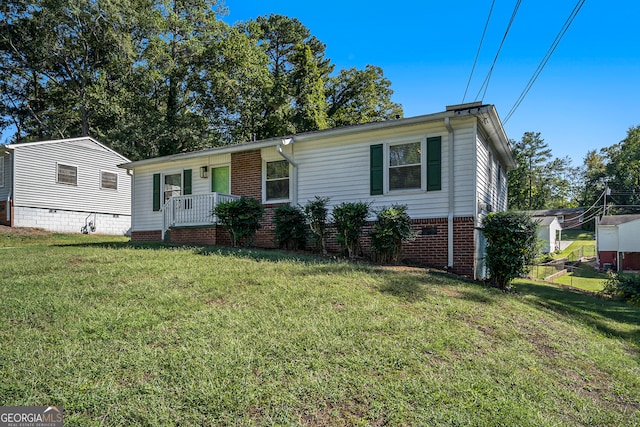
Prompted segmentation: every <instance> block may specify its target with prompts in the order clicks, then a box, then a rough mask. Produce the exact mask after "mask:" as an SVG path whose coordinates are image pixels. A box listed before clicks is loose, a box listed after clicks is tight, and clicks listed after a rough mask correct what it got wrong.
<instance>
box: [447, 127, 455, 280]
mask: <svg viewBox="0 0 640 427" xmlns="http://www.w3.org/2000/svg"><path fill="white" fill-rule="evenodd" d="M444 125H445V127H446V128H447V131H448V132H449V139H448V142H447V144H448V147H449V155H448V157H449V166H448V168H449V169H448V170H449V183H448V184H447V187H448V189H449V215H448V218H447V268H448V269H451V268H453V215H454V211H455V201H454V200H455V199H454V188H453V185H454V173H453V141H454V135H453V128H452V127H451V123H450V120H449V117H445V118H444Z"/></svg>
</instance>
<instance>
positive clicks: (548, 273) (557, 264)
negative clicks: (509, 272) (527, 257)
mask: <svg viewBox="0 0 640 427" xmlns="http://www.w3.org/2000/svg"><path fill="white" fill-rule="evenodd" d="M595 256H596V248H595V246H581V247H579V248H578V249H575V250H573V251H571V253H569V254H568V255H567V257H566V258H561V259H557V260H553V261H549V262H545V263H542V264H537V265H533V266H531V269H530V270H529V277H531V278H533V279H539V280H553V279H554V278H555V277H557V276H558V275H562V274H563V273H564V272H565V270H569V271H571V269H572V268H573V267H574V264H575V263H576V262H577V261H579V260H581V259H582V258H590V257H595Z"/></svg>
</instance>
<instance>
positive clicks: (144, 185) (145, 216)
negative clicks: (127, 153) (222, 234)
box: [131, 153, 233, 231]
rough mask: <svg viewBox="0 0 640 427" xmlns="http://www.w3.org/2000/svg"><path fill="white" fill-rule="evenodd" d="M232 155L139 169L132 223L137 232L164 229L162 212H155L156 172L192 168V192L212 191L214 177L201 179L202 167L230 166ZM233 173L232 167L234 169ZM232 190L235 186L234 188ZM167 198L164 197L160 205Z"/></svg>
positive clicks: (136, 179)
mask: <svg viewBox="0 0 640 427" xmlns="http://www.w3.org/2000/svg"><path fill="white" fill-rule="evenodd" d="M230 162H231V156H230V155H229V154H228V153H227V154H221V155H214V156H202V157H197V158H192V159H188V160H183V161H178V162H167V163H161V164H158V165H153V166H147V167H139V168H136V170H135V171H134V175H133V192H134V194H135V196H134V197H133V204H132V212H131V214H132V218H131V221H132V226H133V230H134V231H149V230H160V229H162V222H163V212H162V210H160V211H155V212H154V211H153V209H152V207H153V174H154V173H159V174H161V175H163V176H164V175H172V174H182V173H183V171H184V170H186V169H191V170H192V171H193V175H192V182H191V186H192V194H210V193H211V177H210V176H209V177H208V178H200V172H199V171H200V167H202V166H205V165H209V169H210V168H211V167H212V165H225V164H226V165H229V164H230ZM231 173H233V170H231ZM163 179H164V178H162V176H161V182H160V185H161V190H164V180H163ZM231 191H232V192H233V189H231ZM163 204H164V201H162V200H161V207H162V205H163Z"/></svg>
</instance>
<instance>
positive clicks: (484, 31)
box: [462, 0, 496, 104]
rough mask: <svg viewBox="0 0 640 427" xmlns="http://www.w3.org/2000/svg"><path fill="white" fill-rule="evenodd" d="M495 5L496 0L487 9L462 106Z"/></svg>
mask: <svg viewBox="0 0 640 427" xmlns="http://www.w3.org/2000/svg"><path fill="white" fill-rule="evenodd" d="M495 4H496V0H493V1H492V2H491V9H489V16H487V23H486V24H484V30H483V31H482V37H481V38H480V45H479V46H478V52H476V59H475V60H474V61H473V67H471V74H470V75H469V81H467V87H466V88H465V89H464V95H463V96H462V103H463V104H464V100H465V98H466V97H467V91H468V90H469V85H470V84H471V78H472V77H473V72H474V70H475V69H476V64H477V63H478V57H479V56H480V50H481V49H482V42H483V41H484V36H485V35H486V34H487V28H488V27H489V21H490V20H491V13H492V12H493V6H494V5H495Z"/></svg>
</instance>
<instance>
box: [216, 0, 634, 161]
mask: <svg viewBox="0 0 640 427" xmlns="http://www.w3.org/2000/svg"><path fill="white" fill-rule="evenodd" d="M516 3H517V0H496V1H495V6H494V9H493V13H492V16H491V20H490V22H489V27H488V29H487V35H486V36H485V40H484V43H483V46H482V50H481V52H480V57H479V60H478V64H477V65H476V70H475V72H474V77H473V79H472V81H471V84H470V87H469V91H468V93H467V97H466V98H465V102H471V101H474V100H475V99H476V95H477V94H478V92H479V90H480V88H481V85H482V82H483V80H484V79H485V77H486V76H487V73H488V71H489V68H490V67H491V63H492V62H493V59H494V57H495V55H496V52H497V50H498V47H499V45H500V42H501V40H502V39H503V36H504V33H505V30H506V28H507V25H508V23H509V20H510V18H511V16H512V13H513V10H514V7H515V5H516ZM576 3H577V0H535V1H532V0H524V1H522V2H521V4H520V7H519V9H518V12H517V14H516V16H515V19H514V21H513V24H512V26H511V29H510V31H509V34H508V35H507V38H506V40H505V42H504V45H503V47H502V50H501V52H500V56H499V57H498V60H497V62H496V64H495V67H494V71H493V73H492V77H491V80H490V84H489V86H488V88H487V91H486V95H485V96H484V99H482V100H483V101H484V102H485V103H489V104H495V105H496V107H497V109H498V114H499V115H500V117H501V118H502V119H503V120H504V119H505V117H506V116H507V113H508V112H509V111H510V110H511V108H512V107H513V106H514V104H515V103H516V101H517V99H518V97H519V96H520V94H521V93H522V91H523V90H524V88H525V87H526V85H527V83H528V82H529V80H530V78H531V77H532V75H533V74H534V72H535V70H536V68H537V67H538V65H539V63H540V61H541V60H542V59H543V58H544V56H545V55H546V53H547V51H548V49H549V47H550V46H551V44H552V43H553V41H554V39H555V38H556V36H557V34H558V32H559V31H560V29H561V28H562V27H563V25H564V24H565V22H566V20H567V18H568V17H569V15H570V14H571V12H572V10H573V9H574V7H575V6H576ZM491 4H492V1H491V0H459V1H455V2H453V1H442V0H440V1H435V0H423V1H408V2H407V1H405V2H397V3H395V2H389V1H380V0H369V1H366V2H365V1H352V2H350V1H346V0H342V1H338V0H325V1H324V2H307V1H301V0H226V1H225V5H226V7H227V8H228V12H229V13H228V15H227V16H225V17H223V19H224V20H225V21H227V22H229V23H231V24H233V23H235V22H237V21H246V20H248V19H251V18H256V17H257V16H260V15H268V14H270V13H276V14H282V15H287V16H290V17H295V18H298V19H299V20H300V21H301V22H302V23H303V24H304V25H305V26H307V27H308V28H309V29H310V30H311V33H312V34H313V35H315V36H316V37H317V38H319V39H320V40H321V41H322V42H323V43H325V44H326V45H327V51H326V56H327V57H329V58H331V60H332V62H333V63H334V64H335V65H336V69H337V70H338V69H343V68H351V67H357V68H364V67H365V66H366V65H367V64H372V65H377V66H380V67H382V69H383V70H384V73H385V76H386V77H387V78H389V79H390V80H391V82H392V89H393V90H394V96H393V100H394V101H395V102H398V103H400V104H402V106H403V108H404V112H405V116H406V117H411V116H417V115H421V114H429V113H435V112H439V111H443V110H444V109H445V106H446V105H451V104H459V103H461V102H462V100H463V95H464V91H465V87H466V85H467V81H468V79H469V75H470V73H471V68H472V66H473V61H474V58H475V56H476V52H477V50H478V45H479V43H480V38H481V36H482V31H483V29H484V27H485V23H486V22H487V16H488V14H489V9H490V7H491ZM639 16H640V2H637V1H636V0H612V1H608V2H604V1H598V0H586V2H585V3H584V5H583V6H582V8H581V10H580V12H579V13H578V15H577V17H576V18H575V20H574V21H573V23H572V24H571V26H570V27H569V29H568V31H567V32H566V34H565V35H564V37H563V39H562V40H561V42H560V44H559V45H558V47H557V49H556V50H555V52H554V54H553V55H552V56H551V58H550V60H549V62H548V63H547V65H546V66H545V68H544V69H543V70H542V72H541V74H540V75H539V77H538V78H537V80H536V81H535V83H534V84H533V86H532V88H531V89H530V91H529V93H528V94H527V96H526V97H525V98H524V100H523V101H522V103H521V104H520V106H519V107H518V109H517V110H516V111H515V112H514V114H513V115H512V116H511V117H510V119H509V120H508V122H507V123H506V124H505V130H506V132H507V135H508V137H509V138H510V139H513V140H520V139H521V137H522V135H523V133H524V132H527V131H534V132H540V133H541V137H542V138H543V139H544V140H545V142H546V143H547V144H548V145H549V147H550V148H551V149H552V151H553V155H554V157H564V156H569V157H571V159H572V160H573V165H574V166H579V165H582V163H583V159H584V155H585V154H586V153H587V151H588V150H594V149H596V150H597V149H600V148H603V147H608V146H610V145H613V144H615V143H617V142H619V141H620V140H622V139H624V138H625V137H626V134H627V130H628V129H629V128H630V127H633V126H638V125H640V81H639V79H640V35H639V34H640V33H638V29H637V26H638V25H639V22H638V17H639Z"/></svg>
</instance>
